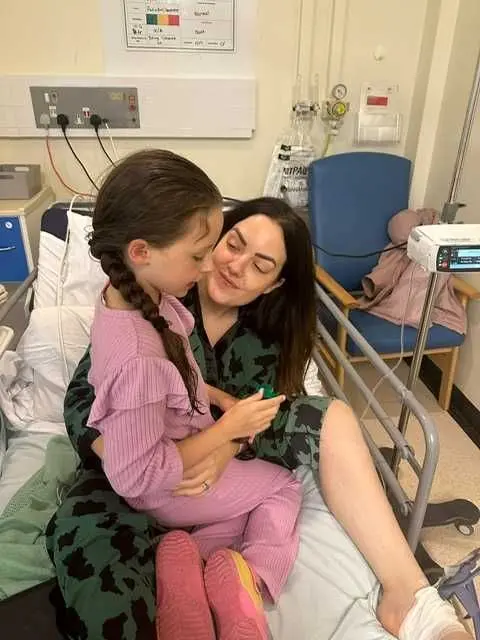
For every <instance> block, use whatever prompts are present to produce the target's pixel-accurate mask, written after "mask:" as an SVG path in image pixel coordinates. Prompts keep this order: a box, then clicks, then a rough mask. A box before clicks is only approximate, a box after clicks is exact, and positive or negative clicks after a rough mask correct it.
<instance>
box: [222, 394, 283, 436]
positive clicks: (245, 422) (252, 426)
mask: <svg viewBox="0 0 480 640" xmlns="http://www.w3.org/2000/svg"><path fill="white" fill-rule="evenodd" d="M284 400H285V396H276V397H275V398H269V399H268V400H264V399H263V391H259V392H258V393H255V394H254V395H253V396H250V397H249V398H245V399H244V400H239V401H238V402H236V404H235V405H234V406H233V407H231V408H230V409H229V410H228V411H227V412H226V413H225V414H224V415H223V416H222V417H221V418H220V420H219V421H218V424H221V425H222V427H223V428H224V429H226V430H227V431H228V435H229V437H230V439H231V440H235V439H238V438H249V439H253V438H254V437H255V436H256V435H257V433H261V432H262V431H265V430H266V429H268V427H269V426H270V424H271V422H272V420H273V419H274V418H275V416H276V415H277V412H278V409H279V408H280V405H281V404H282V402H283V401H284Z"/></svg>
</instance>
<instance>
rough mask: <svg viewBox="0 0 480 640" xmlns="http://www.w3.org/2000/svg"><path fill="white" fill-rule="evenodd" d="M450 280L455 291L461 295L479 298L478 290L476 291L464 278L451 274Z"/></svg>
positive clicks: (479, 292) (473, 298)
mask: <svg viewBox="0 0 480 640" xmlns="http://www.w3.org/2000/svg"><path fill="white" fill-rule="evenodd" d="M452 281H453V287H454V289H455V291H457V292H458V293H460V294H461V295H463V296H466V297H467V298H468V299H469V300H479V299H480V291H477V289H475V287H474V286H472V285H471V284H470V283H469V282H467V281H466V280H463V279H462V278H457V277H456V276H452Z"/></svg>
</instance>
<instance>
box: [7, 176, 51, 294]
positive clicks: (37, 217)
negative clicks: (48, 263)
mask: <svg viewBox="0 0 480 640" xmlns="http://www.w3.org/2000/svg"><path fill="white" fill-rule="evenodd" d="M54 199H55V194H54V193H53V191H52V189H51V188H50V187H44V188H43V189H42V190H41V191H39V192H38V193H37V194H36V195H34V196H33V197H32V198H30V199H29V200H0V283H1V284H3V285H6V284H7V283H14V282H18V283H21V282H23V281H24V280H25V278H26V277H27V276H28V274H29V273H31V272H32V270H33V268H34V266H36V264H37V261H38V245H39V240H40V223H41V219H42V215H43V213H44V212H45V210H46V209H47V208H48V207H49V205H50V204H52V202H53V201H54Z"/></svg>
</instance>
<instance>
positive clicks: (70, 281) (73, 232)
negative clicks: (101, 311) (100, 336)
mask: <svg viewBox="0 0 480 640" xmlns="http://www.w3.org/2000/svg"><path fill="white" fill-rule="evenodd" d="M91 229H92V219H91V218H90V216H82V215H80V214H79V213H75V212H74V211H69V212H68V247H67V252H66V255H65V258H64V269H63V285H62V297H61V301H60V304H63V305H65V306H87V307H89V306H94V305H95V304H96V301H97V299H98V297H99V295H100V292H101V291H102V289H103V287H104V286H105V283H106V280H107V276H106V275H105V274H104V273H103V271H102V269H101V267H100V263H99V262H98V261H97V260H95V259H94V258H92V256H91V255H90V251H89V246H88V235H89V233H90V231H91Z"/></svg>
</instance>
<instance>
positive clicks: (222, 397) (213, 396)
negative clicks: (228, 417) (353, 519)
mask: <svg viewBox="0 0 480 640" xmlns="http://www.w3.org/2000/svg"><path fill="white" fill-rule="evenodd" d="M207 390H208V398H209V400H210V404H213V405H215V406H216V407H218V408H219V409H221V410H222V411H223V413H225V412H226V411H228V410H229V409H231V408H232V407H233V405H234V404H236V403H237V402H238V398H234V397H233V396H231V395H230V394H229V393H226V392H225V391H222V390H221V389H217V387H212V386H210V385H209V384H207Z"/></svg>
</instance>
